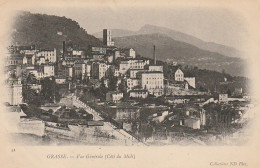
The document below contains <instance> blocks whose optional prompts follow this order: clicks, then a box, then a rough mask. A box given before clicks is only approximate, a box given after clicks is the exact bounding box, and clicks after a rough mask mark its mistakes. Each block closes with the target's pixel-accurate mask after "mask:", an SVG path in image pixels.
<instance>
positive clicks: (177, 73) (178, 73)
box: [174, 68, 184, 82]
mask: <svg viewBox="0 0 260 168" xmlns="http://www.w3.org/2000/svg"><path fill="white" fill-rule="evenodd" d="M174 79H175V81H181V82H183V81H184V73H183V72H182V70H181V69H180V68H178V69H177V70H176V71H175V73H174Z"/></svg>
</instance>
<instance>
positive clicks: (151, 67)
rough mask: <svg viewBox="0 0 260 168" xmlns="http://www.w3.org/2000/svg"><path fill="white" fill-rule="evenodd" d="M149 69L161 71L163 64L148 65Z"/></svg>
mask: <svg viewBox="0 0 260 168" xmlns="http://www.w3.org/2000/svg"><path fill="white" fill-rule="evenodd" d="M149 71H159V72H163V66H161V65H149Z"/></svg>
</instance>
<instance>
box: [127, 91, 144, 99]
mask: <svg viewBox="0 0 260 168" xmlns="http://www.w3.org/2000/svg"><path fill="white" fill-rule="evenodd" d="M129 97H133V98H143V99H145V98H147V97H148V91H147V90H130V91H129Z"/></svg>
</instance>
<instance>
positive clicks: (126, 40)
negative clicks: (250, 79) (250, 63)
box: [114, 33, 244, 76]
mask: <svg viewBox="0 0 260 168" xmlns="http://www.w3.org/2000/svg"><path fill="white" fill-rule="evenodd" d="M114 41H115V45H116V46H118V47H121V48H134V49H135V50H136V52H137V53H138V54H140V55H141V56H143V57H147V58H152V57H153V45H155V46H156V55H157V59H158V60H161V61H167V60H168V59H172V60H174V61H176V62H178V63H181V64H185V65H192V66H197V67H199V68H201V69H209V70H215V71H219V72H221V71H222V70H225V71H226V72H228V73H230V74H231V75H235V76H241V74H243V75H244V72H243V68H241V67H243V66H244V63H243V61H242V60H241V59H240V58H234V57H227V56H224V55H221V54H219V53H216V52H210V51H207V50H202V49H200V48H198V47H196V46H193V45H191V44H189V43H185V42H181V41H177V40H174V39H172V38H170V37H168V36H167V35H163V34H160V33H155V34H142V35H134V36H125V37H116V38H114ZM243 75H242V76H243Z"/></svg>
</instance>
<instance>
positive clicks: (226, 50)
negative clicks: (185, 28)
mask: <svg viewBox="0 0 260 168" xmlns="http://www.w3.org/2000/svg"><path fill="white" fill-rule="evenodd" d="M155 33H160V34H164V35H167V36H169V37H171V38H173V39H174V40H177V41H182V42H185V43H189V44H192V45H194V46H196V47H198V48H200V49H203V50H208V51H211V52H217V53H220V54H222V55H225V56H229V57H241V51H238V50H237V49H235V48H232V47H228V46H225V45H221V44H216V43H212V42H205V41H203V40H201V39H199V38H196V37H194V36H191V35H187V34H185V33H181V32H178V31H175V30H172V29H169V28H165V27H159V26H153V25H148V24H147V25H144V26H143V27H142V28H141V29H140V30H138V31H130V30H120V29H112V38H113V37H124V36H131V35H140V34H155ZM93 35H94V36H95V37H97V38H102V32H98V33H95V34H93Z"/></svg>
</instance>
